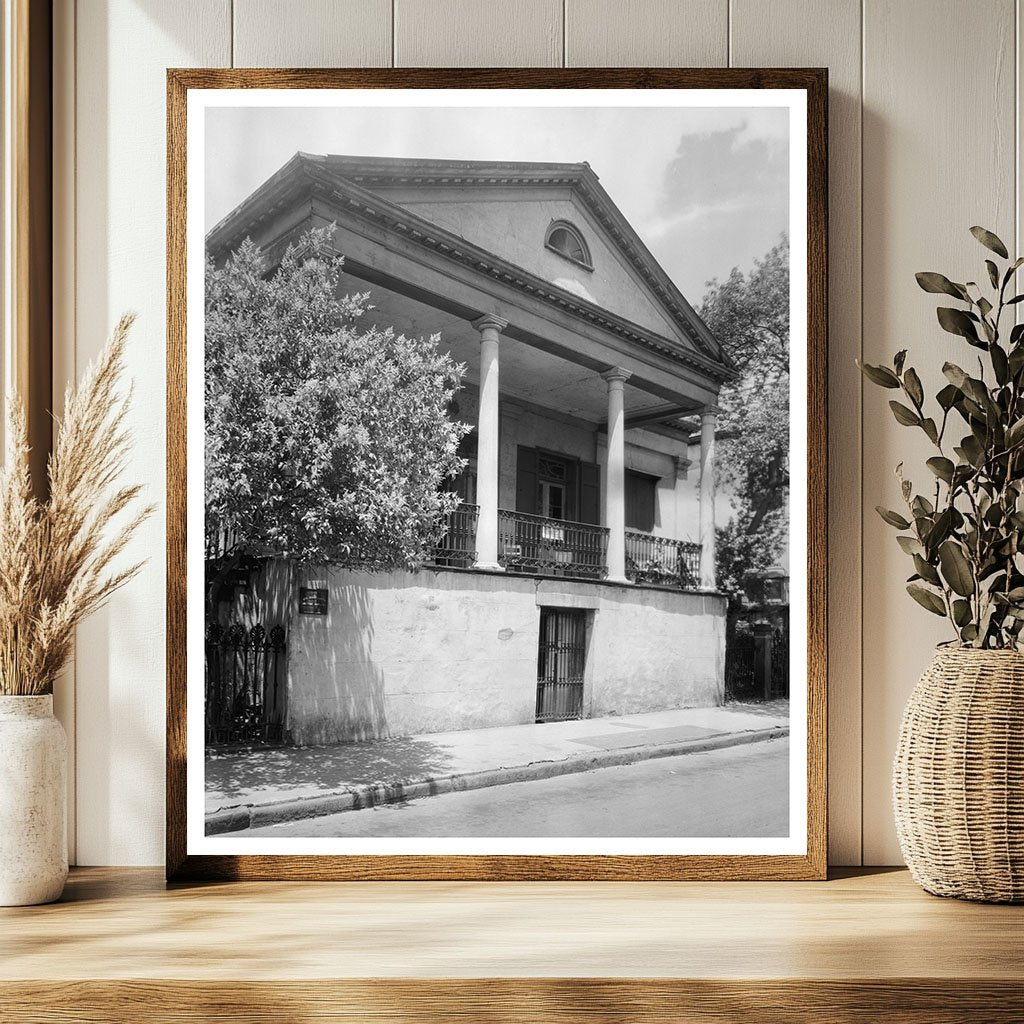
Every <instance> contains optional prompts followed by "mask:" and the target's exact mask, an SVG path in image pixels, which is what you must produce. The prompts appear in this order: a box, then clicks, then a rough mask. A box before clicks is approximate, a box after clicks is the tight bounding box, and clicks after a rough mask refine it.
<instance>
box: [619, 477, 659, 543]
mask: <svg viewBox="0 0 1024 1024" xmlns="http://www.w3.org/2000/svg"><path fill="white" fill-rule="evenodd" d="M657 490H658V478H657V477H656V476H648V475H647V474H646V473H635V472H633V470H631V469H627V470H626V526H627V528H628V529H630V530H645V531H647V532H648V533H649V532H650V531H651V530H653V529H654V509H655V497H656V494H657Z"/></svg>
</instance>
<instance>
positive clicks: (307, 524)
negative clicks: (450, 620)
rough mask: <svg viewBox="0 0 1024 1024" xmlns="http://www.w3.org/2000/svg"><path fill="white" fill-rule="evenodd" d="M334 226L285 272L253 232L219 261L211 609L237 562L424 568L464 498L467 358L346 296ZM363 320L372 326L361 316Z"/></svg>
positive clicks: (210, 491) (212, 345) (300, 249)
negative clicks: (387, 324) (386, 322)
mask: <svg viewBox="0 0 1024 1024" xmlns="http://www.w3.org/2000/svg"><path fill="white" fill-rule="evenodd" d="M333 237H334V231H333V228H320V229H316V230H313V231H310V232H308V233H306V234H305V235H303V236H302V238H301V239H300V240H299V243H298V244H297V245H293V246H290V247H289V248H288V249H287V250H286V251H285V253H284V254H283V256H282V257H281V260H280V262H279V263H278V265H277V266H276V267H273V268H272V267H271V265H270V264H269V262H268V260H267V258H266V257H265V256H264V254H263V253H262V252H261V250H260V249H259V248H258V247H257V246H255V245H254V244H253V243H252V242H250V241H248V240H247V241H245V242H243V243H242V245H241V246H240V247H239V248H238V249H237V250H236V251H235V252H233V253H232V254H230V256H228V258H227V259H226V261H225V262H224V263H223V265H221V266H216V265H214V263H213V262H212V261H208V263H207V268H206V321H205V327H206V331H205V333H206V375H205V379H206V385H205V415H206V446H205V460H206V568H207V600H208V602H209V603H210V604H211V606H212V605H213V604H214V603H215V601H216V599H217V597H218V595H219V594H220V593H221V592H222V589H221V588H222V586H223V583H224V581H225V580H226V579H228V578H229V577H230V576H231V574H232V573H234V572H236V571H237V569H238V568H239V566H242V565H245V564H247V562H248V561H250V560H254V559H255V560H258V559H260V558H265V557H270V556H272V555H276V556H280V557H283V558H286V559H288V560H289V561H290V562H291V563H292V564H295V565H307V566H313V565H328V564H330V565H340V566H347V567H351V568H360V569H367V570H371V571H384V570H390V569H396V568H407V567H411V566H415V565H417V564H419V563H420V562H421V561H422V559H423V556H424V554H425V552H426V551H427V550H429V548H430V546H431V545H432V544H433V543H435V542H436V541H437V539H438V537H439V534H440V532H441V531H442V529H443V523H444V520H445V517H446V515H447V514H448V513H449V512H451V511H452V510H453V509H454V508H455V507H456V506H457V505H458V502H459V499H458V498H457V497H456V496H455V495H454V494H451V493H448V492H447V491H446V490H445V489H444V487H443V484H444V482H445V481H446V480H450V479H451V478H452V477H454V476H455V475H456V474H457V473H458V472H459V471H460V470H461V469H462V468H463V467H464V466H465V460H464V459H462V458H461V457H460V456H459V454H458V447H459V442H460V441H461V440H462V438H463V437H464V436H465V434H466V433H467V432H468V431H469V429H470V428H469V427H468V426H466V425H465V424H462V423H456V422H453V421H452V419H451V418H450V417H449V415H448V409H449V406H450V403H451V401H452V399H453V397H454V395H455V393H456V392H457V391H458V390H459V389H460V388H461V386H462V378H463V375H464V372H465V367H464V366H463V365H462V364H460V363H456V362H454V361H453V360H452V359H451V358H450V357H449V356H448V354H447V353H446V352H444V350H443V349H442V347H441V346H440V343H439V337H438V336H436V335H435V336H433V337H429V338H416V337H405V336H404V335H401V334H398V333H396V332H395V331H393V330H391V329H390V328H388V329H381V328H378V327H375V326H373V325H372V323H365V320H364V314H365V313H366V312H367V311H368V310H370V309H372V306H370V304H369V295H368V294H359V295H340V294H339V293H340V290H341V273H342V265H343V261H342V259H341V257H339V256H337V255H336V254H335V252H334V248H333ZM361 324H362V325H363V326H360V325H361Z"/></svg>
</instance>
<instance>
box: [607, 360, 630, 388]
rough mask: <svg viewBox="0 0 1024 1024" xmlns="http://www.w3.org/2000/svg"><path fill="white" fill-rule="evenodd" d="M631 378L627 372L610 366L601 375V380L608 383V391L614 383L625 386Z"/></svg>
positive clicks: (619, 367) (618, 367)
mask: <svg viewBox="0 0 1024 1024" xmlns="http://www.w3.org/2000/svg"><path fill="white" fill-rule="evenodd" d="M632 376H633V374H632V373H630V371H629V370H624V369H623V368H622V367H621V366H612V367H609V369H607V370H605V371H604V373H602V374H601V379H602V380H605V381H607V382H608V387H609V389H610V388H611V387H612V386H613V385H615V384H616V383H618V384H625V382H626V381H627V380H629V378H630V377H632Z"/></svg>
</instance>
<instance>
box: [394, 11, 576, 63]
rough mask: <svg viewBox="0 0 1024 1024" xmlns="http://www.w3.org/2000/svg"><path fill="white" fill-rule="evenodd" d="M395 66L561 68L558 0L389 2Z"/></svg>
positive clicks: (561, 41) (560, 21)
mask: <svg viewBox="0 0 1024 1024" xmlns="http://www.w3.org/2000/svg"><path fill="white" fill-rule="evenodd" d="M394 3H395V67H404V68H417V67H420V68H429V67H453V68H506V67H561V65H562V53H563V45H564V43H563V38H562V23H563V17H564V12H563V9H562V0H484V2H481V0H394Z"/></svg>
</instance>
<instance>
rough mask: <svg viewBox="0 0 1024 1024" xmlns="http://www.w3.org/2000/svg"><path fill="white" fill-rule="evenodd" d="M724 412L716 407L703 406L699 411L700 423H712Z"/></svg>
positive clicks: (719, 407)
mask: <svg viewBox="0 0 1024 1024" xmlns="http://www.w3.org/2000/svg"><path fill="white" fill-rule="evenodd" d="M723 412H725V410H724V409H723V408H722V407H721V406H718V405H705V406H704V408H703V409H701V411H700V421H701V423H702V424H703V423H714V422H715V421H716V420H717V419H718V417H719V416H720V415H721V414H722V413H723Z"/></svg>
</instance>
